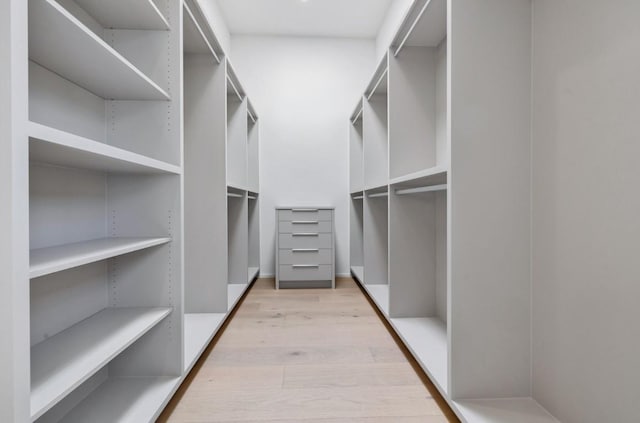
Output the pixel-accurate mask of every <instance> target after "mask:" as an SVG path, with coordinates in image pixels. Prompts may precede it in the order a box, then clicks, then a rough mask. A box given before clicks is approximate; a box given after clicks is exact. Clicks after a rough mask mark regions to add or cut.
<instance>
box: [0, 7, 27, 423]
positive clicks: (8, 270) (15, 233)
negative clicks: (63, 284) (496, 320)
mask: <svg viewBox="0 0 640 423" xmlns="http://www.w3.org/2000/svg"><path fill="white" fill-rule="evenodd" d="M27 74H28V69H27V2H25V1H22V0H8V1H3V2H0V109H1V110H2V113H0V137H1V139H2V141H1V142H0V204H2V206H1V207H0V219H1V220H2V222H4V224H5V231H4V234H3V237H2V238H1V239H0V269H1V270H0V280H2V287H3V293H2V296H0V318H1V319H2V322H3V323H2V325H1V326H0V327H1V328H0V338H1V339H2V340H3V343H2V347H0V374H1V375H2V377H0V421H3V422H25V421H29V395H28V392H29V379H30V376H29V311H28V310H29V281H28V277H27V275H28V266H29V255H28V254H29V241H28V239H29V234H28V213H29V211H28V208H29V204H28V201H29V200H28V192H29V186H28V148H27V145H28V139H27V134H26V133H25V122H26V120H27V113H28V111H27Z"/></svg>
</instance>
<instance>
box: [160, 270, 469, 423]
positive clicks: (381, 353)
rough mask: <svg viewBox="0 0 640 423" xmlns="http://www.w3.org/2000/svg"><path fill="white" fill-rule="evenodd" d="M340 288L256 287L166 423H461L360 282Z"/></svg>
mask: <svg viewBox="0 0 640 423" xmlns="http://www.w3.org/2000/svg"><path fill="white" fill-rule="evenodd" d="M336 284H337V287H336V289H335V290H329V289H322V290H320V289H316V290H280V291H276V290H274V288H273V286H274V281H273V279H259V280H258V281H256V283H255V285H254V286H253V288H252V290H251V291H250V292H249V293H248V295H247V297H246V298H245V300H244V302H243V303H242V305H241V306H240V308H239V309H238V310H237V312H236V314H235V316H234V317H233V318H232V320H231V321H230V323H229V324H228V326H227V328H226V329H225V331H224V333H223V334H222V335H221V336H220V337H219V338H218V339H217V340H216V341H214V343H215V345H212V346H211V347H210V348H209V349H208V350H207V352H205V355H204V356H203V358H202V359H201V360H200V362H199V363H198V365H196V367H195V368H194V371H193V372H192V374H191V375H190V376H189V378H188V379H187V382H185V384H184V385H183V387H182V388H181V389H180V391H179V392H178V394H177V395H176V397H175V398H174V399H173V400H172V401H171V403H170V404H169V406H168V407H167V409H166V410H165V412H164V413H163V415H162V416H161V417H160V418H159V420H158V421H159V422H168V423H213V422H228V423H230V422H244V423H257V422H262V423H264V422H269V423H294V422H295V423H347V422H349V423H392V422H393V423H418V422H420V423H444V422H448V421H457V420H455V417H453V415H452V414H451V411H450V410H448V409H446V408H443V409H441V408H440V405H439V404H442V402H441V400H440V401H439V399H438V398H436V399H434V398H433V397H432V393H435V391H434V389H435V388H433V387H432V386H429V385H428V382H427V385H425V384H424V383H423V382H424V380H423V379H421V377H420V376H419V375H418V374H417V373H416V372H415V371H414V367H413V365H414V364H415V363H413V364H412V363H411V362H410V361H409V360H408V359H407V358H406V356H405V354H404V353H403V351H402V350H401V349H400V348H399V347H398V345H397V344H396V341H395V340H394V338H393V337H392V336H391V335H390V334H389V332H388V331H387V329H386V328H385V326H384V324H383V323H382V321H381V320H380V318H379V317H378V315H377V314H376V312H375V311H374V309H373V308H372V306H371V305H370V304H369V302H368V301H367V299H366V297H365V296H364V294H363V293H362V292H361V291H360V289H359V287H358V286H357V285H356V283H355V281H353V280H352V279H350V278H349V279H339V280H338V281H336ZM428 388H429V389H428Z"/></svg>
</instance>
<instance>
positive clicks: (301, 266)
mask: <svg viewBox="0 0 640 423" xmlns="http://www.w3.org/2000/svg"><path fill="white" fill-rule="evenodd" d="M291 267H293V268H294V269H317V268H319V267H320V265H319V264H294V265H293V266H291Z"/></svg>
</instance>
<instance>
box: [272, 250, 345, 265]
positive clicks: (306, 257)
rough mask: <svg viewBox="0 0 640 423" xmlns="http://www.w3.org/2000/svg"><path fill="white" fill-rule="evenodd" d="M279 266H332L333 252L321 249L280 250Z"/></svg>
mask: <svg viewBox="0 0 640 423" xmlns="http://www.w3.org/2000/svg"><path fill="white" fill-rule="evenodd" d="M278 254H279V255H280V257H279V260H280V261H279V262H278V263H280V264H333V257H331V256H332V254H333V250H332V249H329V248H323V249H313V248H312V249H297V250H296V249H287V250H280V251H279V252H278Z"/></svg>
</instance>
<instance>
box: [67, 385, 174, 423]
mask: <svg viewBox="0 0 640 423" xmlns="http://www.w3.org/2000/svg"><path fill="white" fill-rule="evenodd" d="M179 383H180V378H175V377H158V378H113V379H108V380H107V381H106V382H105V383H103V384H102V385H100V386H99V387H98V388H97V389H96V390H95V391H93V392H92V393H91V394H90V395H89V396H88V397H87V398H85V399H84V401H82V402H81V403H80V404H78V406H76V407H75V408H74V409H73V410H71V412H70V413H69V414H67V415H66V416H65V417H63V418H62V420H61V422H64V423H86V422H91V423H113V422H136V423H137V422H140V423H147V422H153V421H155V420H156V419H157V417H158V415H159V414H160V412H162V409H163V407H164V405H165V404H166V403H167V402H168V401H169V399H170V398H171V395H173V393H174V392H175V390H176V389H177V388H178V384H179Z"/></svg>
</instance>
